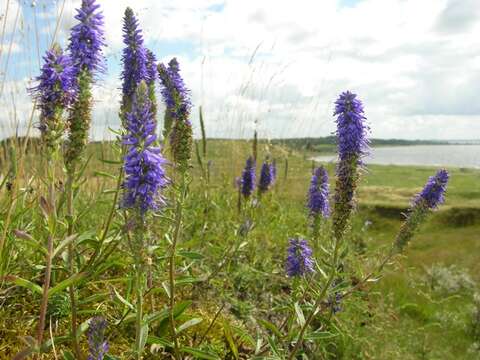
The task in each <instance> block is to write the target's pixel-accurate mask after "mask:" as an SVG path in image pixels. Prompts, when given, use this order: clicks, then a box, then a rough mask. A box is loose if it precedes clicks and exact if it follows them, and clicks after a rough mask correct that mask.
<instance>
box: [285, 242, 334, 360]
mask: <svg viewBox="0 0 480 360" xmlns="http://www.w3.org/2000/svg"><path fill="white" fill-rule="evenodd" d="M340 240H341V239H340V238H339V237H335V245H334V250H333V261H332V270H331V272H330V275H329V277H328V279H327V282H326V283H325V285H324V287H323V289H322V291H321V292H320V295H319V296H318V298H317V300H316V301H315V304H314V305H313V308H312V311H311V312H310V314H309V315H308V317H307V319H306V320H305V324H303V326H302V328H301V329H300V333H299V335H298V339H297V342H296V343H295V346H294V348H293V350H292V352H291V353H290V356H289V357H288V360H293V359H294V358H295V355H296V354H297V352H298V350H299V349H300V346H301V344H302V342H303V337H304V336H305V331H306V330H307V328H308V326H309V325H310V323H311V322H312V320H313V318H314V317H315V314H316V313H317V311H318V309H319V308H320V305H322V302H323V300H324V299H325V295H326V294H327V292H328V289H329V287H330V285H331V284H332V282H333V279H334V278H335V275H336V274H337V262H338V252H339V248H340Z"/></svg>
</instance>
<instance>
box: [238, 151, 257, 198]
mask: <svg viewBox="0 0 480 360" xmlns="http://www.w3.org/2000/svg"><path fill="white" fill-rule="evenodd" d="M240 184H241V192H242V194H243V196H244V197H246V198H248V197H249V196H250V195H252V193H253V190H254V189H255V160H253V157H251V156H250V157H249V158H248V159H247V162H246V164H245V168H244V169H243V172H242V178H241V181H240Z"/></svg>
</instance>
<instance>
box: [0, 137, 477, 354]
mask: <svg viewBox="0 0 480 360" xmlns="http://www.w3.org/2000/svg"><path fill="white" fill-rule="evenodd" d="M251 146H252V144H251V142H246V141H226V140H225V141H220V140H216V141H209V143H208V147H207V149H208V151H207V156H206V158H204V159H203V164H204V166H206V163H207V162H208V161H211V165H210V182H209V183H205V181H204V179H202V178H201V174H202V171H201V169H200V167H199V166H198V164H197V163H196V162H195V161H194V162H193V163H194V168H193V170H192V174H193V175H192V184H191V195H190V198H189V202H188V206H187V207H186V209H185V224H187V226H186V228H185V234H184V236H183V241H182V243H181V249H180V251H181V252H182V251H183V253H185V254H187V255H188V254H190V255H189V256H190V257H188V256H187V255H186V257H184V258H181V259H179V268H180V269H181V270H179V271H181V274H180V275H179V276H180V278H181V279H184V283H183V285H182V286H181V287H179V298H181V299H182V303H183V304H185V307H184V309H182V311H181V312H180V314H179V315H178V316H179V319H178V321H179V322H184V321H188V320H190V319H200V320H198V321H199V322H198V323H197V324H196V325H195V326H192V327H190V328H188V330H186V331H185V333H184V334H183V335H182V338H181V340H182V342H185V341H187V339H194V340H191V341H195V342H196V344H198V342H199V339H200V338H202V336H203V335H204V334H205V333H206V332H207V333H208V335H207V336H206V338H205V339H204V340H203V342H202V344H203V345H202V346H203V350H204V351H206V352H208V353H209V354H216V356H217V357H215V356H213V355H212V356H213V358H221V359H234V358H235V357H236V355H235V354H237V353H238V354H239V355H238V356H239V358H249V357H250V356H251V354H252V352H253V349H254V348H255V346H256V345H255V341H256V339H255V338H254V334H255V333H256V332H257V331H265V330H260V327H259V323H258V321H259V320H258V319H264V320H265V319H266V320H268V321H270V322H272V323H279V322H281V319H282V315H283V313H282V311H284V310H282V309H284V306H285V304H286V303H287V302H288V299H289V296H290V291H291V290H290V287H291V281H290V280H289V279H287V278H286V277H285V275H284V258H285V252H286V247H287V241H288V237H289V236H294V235H296V234H307V219H306V209H305V197H306V191H307V188H308V184H309V179H310V174H311V168H312V163H311V161H309V160H308V157H306V156H304V154H303V153H301V152H297V151H295V150H292V149H291V148H284V147H280V146H275V145H269V144H265V143H262V144H260V146H259V155H258V159H259V162H260V161H261V160H262V159H263V158H264V157H265V156H266V155H270V156H271V157H273V158H275V159H276V161H277V168H278V181H277V184H276V185H275V188H274V189H273V190H272V192H271V193H268V194H267V195H266V196H265V197H263V198H262V199H261V202H260V204H259V206H258V207H257V209H256V210H255V211H256V213H255V216H254V221H253V225H251V229H250V231H249V235H248V242H246V243H245V244H244V245H243V247H242V248H241V249H240V250H239V251H238V253H236V254H235V257H234V258H232V261H231V262H229V263H228V264H227V265H225V266H222V267H219V264H222V260H223V259H224V258H225V257H227V255H228V250H229V249H230V248H231V246H232V244H234V243H235V241H236V234H237V233H238V232H239V231H240V230H239V229H241V228H242V226H243V227H245V226H246V225H245V223H243V220H242V217H241V216H239V214H238V212H237V209H236V204H237V190H236V189H235V187H234V181H235V177H236V176H238V175H239V174H240V173H241V169H242V167H243V166H244V161H245V158H246V156H247V154H248V153H250V152H251ZM89 153H90V158H91V160H90V163H89V166H88V168H87V171H86V181H85V182H84V183H83V184H82V185H81V189H80V190H81V191H79V193H78V194H79V195H78V196H77V198H76V200H75V202H76V208H78V209H80V211H79V219H78V224H77V232H78V233H81V234H83V235H82V236H84V240H83V241H84V242H85V244H84V245H85V250H84V251H85V254H86V255H88V254H89V250H88V249H89V247H88V246H87V245H88V244H89V243H92V244H94V243H95V242H96V241H97V240H98V239H97V236H96V234H97V233H98V232H99V229H101V226H102V224H103V223H104V221H105V218H106V216H107V214H108V211H109V207H110V204H111V201H112V196H113V195H112V192H111V191H110V189H111V188H112V187H113V185H114V183H115V176H113V177H112V176H108V175H106V174H116V173H117V172H116V171H117V169H118V165H117V164H112V163H111V160H115V156H116V155H115V154H114V152H112V150H111V144H109V143H105V144H102V143H96V144H92V145H91V146H90V148H89ZM102 160H107V162H105V161H102ZM6 163H8V158H7V159H6ZM327 168H328V171H329V173H330V178H331V182H332V183H331V185H332V188H333V178H334V168H333V165H327ZM449 170H450V173H451V183H450V184H449V188H448V195H447V201H446V203H445V205H443V206H442V207H441V209H440V210H439V211H437V212H435V214H434V215H433V216H432V217H431V218H430V220H429V221H428V222H427V223H426V224H425V225H424V226H422V228H421V230H420V232H419V233H418V235H417V236H416V237H415V239H414V241H413V242H412V244H411V246H410V247H409V249H408V250H407V252H406V254H405V256H404V258H402V259H397V260H396V261H395V262H393V263H392V264H391V265H390V266H389V267H388V270H387V272H386V273H385V276H384V277H383V278H382V279H381V280H380V281H379V282H378V283H375V282H372V283H370V284H368V285H367V286H366V287H365V288H364V289H362V291H360V292H359V293H358V294H356V295H355V296H354V297H352V298H349V299H345V301H343V302H342V304H341V308H342V310H341V311H340V312H339V313H338V314H337V315H336V316H334V317H332V318H331V321H332V324H331V326H333V327H335V328H338V331H337V335H336V336H335V337H333V338H328V339H323V340H319V341H324V342H325V347H326V348H327V349H329V351H330V353H331V356H330V358H332V359H334V358H337V359H339V358H342V359H460V358H461V359H476V358H478V355H479V352H478V351H477V350H476V346H477V345H475V344H476V342H478V341H479V338H478V337H479V335H478V333H475V328H474V322H473V319H474V317H473V311H474V300H473V294H474V292H475V291H477V290H478V283H479V282H480V276H479V274H480V264H479V262H478V254H480V231H479V230H480V186H479V185H478V184H479V183H480V172H479V171H476V170H465V169H449ZM41 171H42V165H41V164H39V162H38V158H37V157H36V152H35V149H34V147H32V149H30V151H29V155H28V157H27V158H26V159H25V164H24V166H23V173H22V184H21V187H22V188H28V191H25V192H24V193H23V195H22V197H21V198H20V199H19V200H20V201H18V202H17V206H16V208H15V212H14V216H13V219H14V220H13V225H12V229H15V228H17V229H22V230H26V231H34V229H35V228H38V223H39V221H40V219H39V216H38V214H36V212H35V209H34V208H33V207H32V204H35V203H36V201H37V198H38V196H39V195H41V189H42V184H41V183H40V182H38V181H31V180H30V179H35V178H37V175H38V174H39V173H41ZM434 171H435V169H433V168H427V167H402V166H378V165H375V166H369V167H368V169H366V170H365V172H364V174H363V176H362V181H361V186H360V188H359V207H358V213H357V215H356V218H355V220H354V221H353V225H352V226H353V229H354V231H353V232H352V235H351V236H350V237H349V241H350V243H351V253H352V256H351V257H350V258H349V260H348V261H347V262H346V264H345V266H351V267H355V268H358V269H359V270H356V272H358V276H360V275H361V274H362V273H363V274H364V273H367V272H368V271H369V270H370V269H372V268H373V267H374V265H375V263H376V261H378V259H379V258H380V257H381V254H382V253H384V252H385V251H386V248H387V247H388V246H389V244H390V243H391V242H392V240H393V238H394V236H395V234H396V232H397V231H398V229H399V227H400V224H401V220H402V212H404V211H405V209H406V208H407V207H408V205H409V201H410V199H411V198H412V196H413V195H414V194H415V193H416V192H418V191H419V190H420V189H421V187H422V186H423V185H424V183H425V182H426V180H427V178H428V176H430V175H432V174H433V173H434ZM2 191H3V194H4V195H3V199H2V201H3V204H4V206H5V205H6V204H7V202H8V198H7V197H6V195H7V192H6V191H4V190H2ZM3 223H4V222H3V221H2V224H3ZM114 225H115V226H114V229H122V226H123V223H122V221H121V219H117V221H116V223H115V224H114ZM165 226H167V225H166V222H165V220H164V219H162V218H159V219H158V222H157V223H156V224H155V229H152V231H153V232H154V233H156V234H160V237H159V239H158V247H157V248H156V249H155V251H154V259H155V261H154V267H153V271H154V275H155V288H154V290H153V291H152V295H153V298H152V299H150V300H149V301H151V302H152V304H153V303H155V305H154V306H155V308H156V309H162V308H163V307H164V306H165V304H166V302H167V294H166V291H165V287H164V286H162V284H163V283H164V282H165V281H166V278H165V276H166V272H165V269H166V266H167V262H166V259H165V253H166V251H167V248H168V246H167V240H166V239H165V238H164V237H162V236H161V235H163V234H165V233H166V230H165ZM249 226H250V225H249ZM41 236H42V234H41V233H37V234H34V237H35V238H37V237H39V238H40V237H41ZM327 237H328V230H327V229H324V238H325V239H326V238H327ZM9 239H10V245H11V248H10V252H9V265H8V274H10V275H15V276H19V277H22V278H25V279H29V280H30V281H32V282H33V283H36V284H38V285H40V284H41V281H40V280H41V274H42V269H43V267H42V266H41V265H38V264H41V263H42V256H41V254H39V253H38V251H33V250H31V249H30V248H29V247H28V246H27V244H25V243H22V241H21V240H18V239H16V238H15V237H14V236H13V234H12V235H11V236H10V237H9ZM109 241H114V238H111V239H110V238H109ZM317 245H318V246H315V252H316V257H317V258H318V259H319V261H321V260H322V256H323V253H322V250H321V245H322V244H321V243H320V244H317ZM191 254H196V255H195V256H193V255H191ZM192 256H193V258H192ZM128 259H129V256H128V247H126V246H125V244H122V243H120V244H119V247H118V249H117V251H116V252H114V253H112V255H111V257H110V258H109V259H108V260H106V264H105V269H104V270H103V271H102V272H101V273H100V274H99V275H98V277H97V278H95V280H94V281H90V282H89V283H88V284H86V285H85V286H81V287H80V299H82V300H81V301H80V317H81V320H82V321H87V320H88V318H89V317H91V316H92V315H94V314H102V315H103V316H105V317H106V318H107V320H108V321H109V323H110V328H109V330H108V332H109V341H110V349H111V354H115V355H117V356H119V357H120V358H122V359H123V358H125V357H122V354H123V353H125V352H126V351H128V349H129V344H131V343H132V336H133V335H132V322H131V321H130V320H129V319H130V317H129V313H130V310H129V305H128V303H129V301H131V298H132V294H131V293H130V292H129V291H130V289H131V283H129V279H128V278H126V277H125V274H124V270H125V268H126V267H128V266H130V265H131V264H130V263H129V260H128ZM60 263H61V259H60V260H59V264H58V265H60ZM451 266H454V268H452V267H451ZM56 275H57V277H58V279H56V278H55V277H54V279H53V282H54V285H55V284H58V283H59V282H60V280H61V279H62V278H63V275H62V273H61V272H60V271H59V272H58V273H56ZM352 281H353V280H352ZM367 290H370V291H369V292H367ZM65 295H66V294H65V292H63V291H60V292H59V293H58V295H57V296H56V297H55V299H54V300H53V301H52V305H51V307H50V309H49V319H50V321H51V324H52V325H51V326H52V330H51V331H52V335H53V336H60V335H62V334H64V333H65V332H66V331H67V327H68V317H69V303H68V298H67V297H66V296H65ZM0 301H1V304H2V306H1V308H0V354H2V356H4V357H3V358H6V359H7V358H11V357H12V355H13V354H14V353H16V352H17V351H18V350H20V349H21V348H22V342H21V341H20V340H19V336H27V335H30V334H31V333H32V329H33V324H34V323H35V317H36V313H37V308H38V304H39V301H40V298H39V295H38V294H36V293H32V292H31V291H28V290H26V289H24V288H22V287H18V286H17V287H16V286H12V285H9V286H8V287H5V286H4V287H3V288H2V289H1V293H0ZM149 306H150V305H149ZM151 306H152V307H153V305H151ZM210 324H212V327H211V329H210V330H209V325H210ZM150 331H151V332H150V335H151V338H150V340H149V341H150V342H151V344H153V343H154V339H155V338H161V337H162V336H165V334H166V333H167V329H166V322H165V321H164V320H161V319H160V320H159V321H157V322H156V323H155V324H154V326H152V328H151V330H150ZM246 334H249V335H248V336H247V335H246ZM250 337H251V339H250ZM82 339H83V344H82V346H83V347H85V346H86V341H85V338H82ZM157 345H158V344H157ZM62 346H63V345H62V342H61V339H57V351H58V352H59V353H61V350H62ZM152 349H153V350H154V349H157V350H156V351H153V350H152V351H151V352H149V355H148V356H147V358H152V359H154V358H168V356H169V355H166V354H165V353H163V354H162V351H164V349H163V348H162V347H161V346H157V347H156V348H155V347H154V348H152ZM3 354H4V355H3ZM45 358H49V357H45Z"/></svg>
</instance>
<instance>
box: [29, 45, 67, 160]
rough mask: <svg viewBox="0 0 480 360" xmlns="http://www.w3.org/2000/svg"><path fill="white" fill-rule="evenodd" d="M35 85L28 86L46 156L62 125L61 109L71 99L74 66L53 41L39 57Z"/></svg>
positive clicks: (55, 143)
mask: <svg viewBox="0 0 480 360" xmlns="http://www.w3.org/2000/svg"><path fill="white" fill-rule="evenodd" d="M43 61H44V64H43V66H42V68H41V72H40V75H39V76H38V77H37V78H36V79H35V80H36V81H37V82H38V85H37V86H35V87H33V88H31V89H29V91H30V93H31V94H32V96H33V97H34V99H35V100H36V101H37V107H38V108H39V109H40V111H41V114H40V125H39V129H40V132H41V136H42V142H43V144H44V146H45V149H46V151H47V154H48V156H50V155H51V154H52V153H53V152H54V151H56V150H57V149H58V148H59V146H60V140H61V137H62V135H63V132H64V129H65V126H64V124H63V121H62V114H63V111H64V110H65V109H66V108H67V107H68V106H69V105H71V104H72V102H73V101H74V99H75V96H76V93H75V86H74V85H75V78H74V75H75V69H74V67H73V65H72V61H71V58H70V56H68V55H67V54H64V53H63V51H62V49H61V48H60V46H58V45H57V44H55V45H53V47H52V48H51V49H50V50H48V51H47V53H46V54H45V56H44V57H43Z"/></svg>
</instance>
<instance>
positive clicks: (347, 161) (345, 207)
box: [333, 91, 368, 239]
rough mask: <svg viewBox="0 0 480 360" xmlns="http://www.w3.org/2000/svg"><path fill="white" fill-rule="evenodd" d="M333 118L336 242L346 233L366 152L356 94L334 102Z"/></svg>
mask: <svg viewBox="0 0 480 360" xmlns="http://www.w3.org/2000/svg"><path fill="white" fill-rule="evenodd" d="M334 115H338V118H337V120H336V122H337V138H338V140H337V141H338V154H339V162H338V165H337V179H336V187H335V196H334V200H335V204H334V212H333V228H334V234H335V237H336V238H337V239H340V238H341V237H342V236H343V233H344V232H345V228H346V226H347V222H348V219H349V217H350V214H351V212H352V210H353V207H354V194H355V190H356V188H357V183H358V178H359V172H358V167H359V166H361V165H362V157H363V156H365V155H366V154H367V153H368V139H367V132H368V126H367V125H366V123H365V119H366V118H365V116H363V105H362V102H361V101H360V100H359V99H357V95H355V94H353V93H351V92H349V91H347V92H344V93H342V94H341V95H340V97H339V98H338V100H337V101H336V102H335V112H334Z"/></svg>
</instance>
